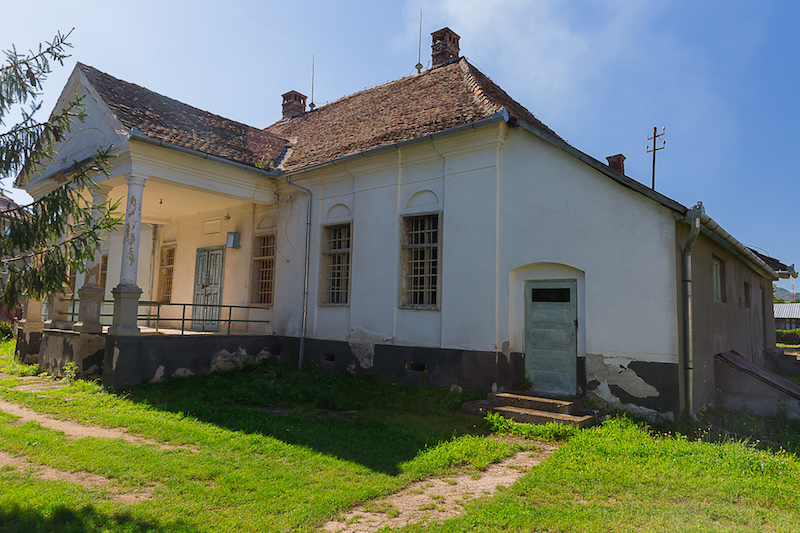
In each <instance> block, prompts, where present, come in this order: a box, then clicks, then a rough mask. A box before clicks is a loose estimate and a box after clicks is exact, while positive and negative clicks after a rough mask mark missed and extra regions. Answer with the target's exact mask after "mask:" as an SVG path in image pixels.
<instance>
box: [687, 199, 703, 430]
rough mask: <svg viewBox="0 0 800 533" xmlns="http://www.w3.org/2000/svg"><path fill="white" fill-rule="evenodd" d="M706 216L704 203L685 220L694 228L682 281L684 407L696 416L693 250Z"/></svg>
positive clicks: (696, 205)
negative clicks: (703, 218)
mask: <svg viewBox="0 0 800 533" xmlns="http://www.w3.org/2000/svg"><path fill="white" fill-rule="evenodd" d="M703 216H705V209H704V208H703V202H697V203H696V204H695V205H694V207H692V208H691V209H689V210H687V211H686V217H685V220H686V221H687V222H689V224H691V226H692V230H691V231H690V232H689V238H688V239H687V240H686V244H685V245H684V246H683V258H682V261H681V265H682V280H683V372H684V385H685V392H686V398H685V404H684V407H685V408H686V410H687V411H688V412H689V414H690V415H691V414H694V321H693V315H692V250H693V249H694V243H695V242H697V238H698V237H699V236H700V226H701V224H702V221H701V219H702V217H703Z"/></svg>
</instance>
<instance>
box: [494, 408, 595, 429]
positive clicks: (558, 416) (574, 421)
mask: <svg viewBox="0 0 800 533" xmlns="http://www.w3.org/2000/svg"><path fill="white" fill-rule="evenodd" d="M492 410H493V411H494V412H495V413H497V414H499V415H500V416H502V417H505V418H509V419H511V420H514V421H515V422H523V423H525V424H546V423H548V422H556V423H558V424H563V425H565V426H574V427H577V428H579V429H583V428H588V427H592V426H594V425H595V423H596V421H595V417H594V415H569V414H562V413H552V412H549V411H537V410H536V409H526V408H524V407H511V406H506V407H493V408H492Z"/></svg>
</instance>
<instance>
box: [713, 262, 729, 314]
mask: <svg viewBox="0 0 800 533" xmlns="http://www.w3.org/2000/svg"><path fill="white" fill-rule="evenodd" d="M725 288H726V287H725V261H724V260H722V259H720V258H719V257H717V256H716V255H714V256H712V257H711V291H712V296H713V298H714V301H715V302H720V303H726V302H727V301H728V298H727V295H726V294H725V292H726V291H725Z"/></svg>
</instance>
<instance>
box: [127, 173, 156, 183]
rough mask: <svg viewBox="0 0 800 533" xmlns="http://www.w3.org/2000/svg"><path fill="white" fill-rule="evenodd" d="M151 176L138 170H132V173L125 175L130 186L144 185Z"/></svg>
mask: <svg viewBox="0 0 800 533" xmlns="http://www.w3.org/2000/svg"><path fill="white" fill-rule="evenodd" d="M149 177H150V176H146V175H144V174H140V173H138V172H136V173H134V172H131V173H130V174H128V175H127V176H125V180H126V181H127V182H128V186H132V185H140V186H142V187H144V184H145V182H146V181H147V178H149Z"/></svg>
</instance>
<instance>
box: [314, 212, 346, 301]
mask: <svg viewBox="0 0 800 533" xmlns="http://www.w3.org/2000/svg"><path fill="white" fill-rule="evenodd" d="M351 231H352V230H351V226H350V224H349V223H348V224H337V225H335V226H325V227H324V228H323V232H324V236H323V242H324V249H323V254H322V262H323V264H322V272H323V279H322V283H323V287H322V300H321V301H322V303H328V304H347V303H349V301H350V235H351Z"/></svg>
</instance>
